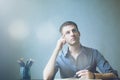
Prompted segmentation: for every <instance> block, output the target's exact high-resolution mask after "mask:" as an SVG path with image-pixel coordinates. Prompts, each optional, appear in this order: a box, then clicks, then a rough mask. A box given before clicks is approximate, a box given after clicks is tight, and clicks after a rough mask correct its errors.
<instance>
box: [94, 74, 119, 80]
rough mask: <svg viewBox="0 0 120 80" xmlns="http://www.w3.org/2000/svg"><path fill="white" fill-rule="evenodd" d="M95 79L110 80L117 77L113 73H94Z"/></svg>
mask: <svg viewBox="0 0 120 80" xmlns="http://www.w3.org/2000/svg"><path fill="white" fill-rule="evenodd" d="M94 74H95V79H109V78H116V77H117V76H116V75H115V74H113V73H94Z"/></svg>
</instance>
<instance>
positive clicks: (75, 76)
mask: <svg viewBox="0 0 120 80" xmlns="http://www.w3.org/2000/svg"><path fill="white" fill-rule="evenodd" d="M85 70H90V65H89V66H87V67H86V68H85ZM80 77H81V76H78V74H75V75H74V76H73V78H80Z"/></svg>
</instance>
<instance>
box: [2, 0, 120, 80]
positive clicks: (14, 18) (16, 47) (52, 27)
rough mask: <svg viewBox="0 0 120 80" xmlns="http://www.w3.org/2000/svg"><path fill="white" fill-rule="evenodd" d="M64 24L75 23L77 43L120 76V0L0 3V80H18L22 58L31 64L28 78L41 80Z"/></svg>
mask: <svg viewBox="0 0 120 80" xmlns="http://www.w3.org/2000/svg"><path fill="white" fill-rule="evenodd" d="M66 20H72V21H75V22H76V23H77V24H78V26H79V29H80V32H81V43H82V44H83V45H85V46H88V47H93V48H96V49H98V50H99V51H100V52H101V53H102V54H103V55H104V56H105V58H106V59H107V60H108V61H109V62H110V64H111V65H112V67H113V68H114V69H116V70H118V72H119V74H120V62H119V56H120V49H119V48H120V43H119V41H120V35H119V34H120V32H119V31H120V0H51V1H50V0H0V78H1V79H2V80H16V79H19V65H18V64H17V60H18V59H19V58H21V57H23V58H24V59H25V61H26V60H27V59H29V58H32V59H34V60H35V63H34V64H33V66H32V67H31V72H32V73H31V74H32V78H33V79H42V72H43V69H44V66H45V65H46V63H47V61H48V59H49V57H50V55H51V54H52V51H53V49H54V48H55V45H56V42H57V39H59V37H60V34H59V31H58V30H59V26H60V25H61V24H62V23H63V22H64V21H66ZM6 76H7V77H6ZM57 77H59V76H57Z"/></svg>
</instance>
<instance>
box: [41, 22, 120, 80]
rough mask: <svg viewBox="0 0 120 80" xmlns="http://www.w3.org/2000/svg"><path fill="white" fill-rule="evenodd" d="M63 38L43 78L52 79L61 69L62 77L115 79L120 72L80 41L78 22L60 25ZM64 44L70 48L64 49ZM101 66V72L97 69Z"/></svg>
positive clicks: (45, 79)
mask: <svg viewBox="0 0 120 80" xmlns="http://www.w3.org/2000/svg"><path fill="white" fill-rule="evenodd" d="M60 33H61V35H62V36H61V38H60V39H59V40H58V42H57V45H56V47H55V49H54V51H53V54H52V56H51V58H50V60H49V61H48V64H47V65H46V67H45V69H44V72H43V78H44V80H52V79H54V77H55V74H56V72H57V71H58V69H59V71H60V75H61V78H72V77H77V78H82V77H85V78H87V79H113V78H117V76H118V74H117V72H116V71H115V70H113V68H112V67H111V66H110V64H109V63H108V62H107V60H106V59H105V58H104V57H103V56H102V54H101V53H99V52H98V51H97V50H96V49H92V48H88V47H85V46H83V45H81V43H80V32H79V30H78V27H77V25H76V23H74V22H72V21H67V22H65V23H63V24H62V25H61V27H60ZM64 44H67V45H68V48H67V49H66V50H65V49H63V46H64ZM96 67H98V68H99V70H100V71H101V73H98V72H97V71H96Z"/></svg>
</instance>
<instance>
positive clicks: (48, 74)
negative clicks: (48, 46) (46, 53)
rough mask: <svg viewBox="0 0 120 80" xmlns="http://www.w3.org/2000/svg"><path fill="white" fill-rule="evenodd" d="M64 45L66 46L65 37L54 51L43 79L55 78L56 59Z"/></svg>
mask: <svg viewBox="0 0 120 80" xmlns="http://www.w3.org/2000/svg"><path fill="white" fill-rule="evenodd" d="M64 44H65V39H64V37H61V38H60V39H59V40H58V42H57V45H56V48H55V49H54V51H53V53H52V56H51V58H50V60H49V61H48V63H47V65H46V67H45V69H44V71H43V79H44V80H51V78H52V77H53V75H54V72H55V63H56V58H57V56H58V54H59V51H60V50H61V49H62V47H63V45H64Z"/></svg>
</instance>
